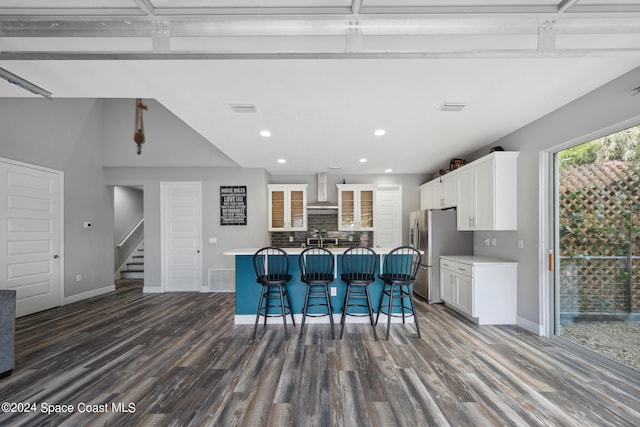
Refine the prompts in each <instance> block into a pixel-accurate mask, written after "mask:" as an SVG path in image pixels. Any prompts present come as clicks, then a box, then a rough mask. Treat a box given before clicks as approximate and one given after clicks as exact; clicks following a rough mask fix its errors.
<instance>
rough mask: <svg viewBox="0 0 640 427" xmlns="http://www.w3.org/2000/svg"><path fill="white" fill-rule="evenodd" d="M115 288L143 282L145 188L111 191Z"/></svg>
mask: <svg viewBox="0 0 640 427" xmlns="http://www.w3.org/2000/svg"><path fill="white" fill-rule="evenodd" d="M113 209H114V212H113V230H114V236H113V241H114V242H115V248H114V250H115V254H114V260H115V265H114V271H115V279H116V286H121V285H123V284H124V283H126V282H127V281H128V280H136V281H137V283H142V282H143V281H144V188H143V187H142V186H115V187H113Z"/></svg>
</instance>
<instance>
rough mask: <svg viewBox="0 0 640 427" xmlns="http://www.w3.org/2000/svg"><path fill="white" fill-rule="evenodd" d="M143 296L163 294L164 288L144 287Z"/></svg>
mask: <svg viewBox="0 0 640 427" xmlns="http://www.w3.org/2000/svg"><path fill="white" fill-rule="evenodd" d="M142 293H143V294H161V293H162V288H161V287H159V286H153V287H152V286H143V287H142Z"/></svg>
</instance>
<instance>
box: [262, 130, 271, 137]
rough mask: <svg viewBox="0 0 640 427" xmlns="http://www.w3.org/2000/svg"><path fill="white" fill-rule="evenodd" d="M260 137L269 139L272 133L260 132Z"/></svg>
mask: <svg viewBox="0 0 640 427" xmlns="http://www.w3.org/2000/svg"><path fill="white" fill-rule="evenodd" d="M260 136H262V137H264V138H269V137H270V136H271V132H269V131H268V130H267V129H263V130H261V131H260Z"/></svg>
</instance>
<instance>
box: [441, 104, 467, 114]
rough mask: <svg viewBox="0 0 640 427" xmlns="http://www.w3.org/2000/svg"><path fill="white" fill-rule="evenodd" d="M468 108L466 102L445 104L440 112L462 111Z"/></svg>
mask: <svg viewBox="0 0 640 427" xmlns="http://www.w3.org/2000/svg"><path fill="white" fill-rule="evenodd" d="M466 106H467V104H465V103H464V102H444V103H443V104H442V105H441V106H440V108H438V110H439V111H456V112H457V111H462V110H464V108H465V107H466Z"/></svg>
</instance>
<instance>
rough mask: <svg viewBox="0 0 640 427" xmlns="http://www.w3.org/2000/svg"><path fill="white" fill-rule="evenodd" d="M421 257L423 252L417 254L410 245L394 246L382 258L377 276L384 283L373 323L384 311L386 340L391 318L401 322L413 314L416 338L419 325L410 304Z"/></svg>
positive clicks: (412, 306) (411, 303)
mask: <svg viewBox="0 0 640 427" xmlns="http://www.w3.org/2000/svg"><path fill="white" fill-rule="evenodd" d="M421 260H422V255H420V252H419V251H418V250H417V249H415V248H412V247H409V246H401V247H398V248H395V249H393V250H392V251H391V252H389V253H388V254H387V256H386V257H385V258H384V265H383V268H382V274H379V275H378V277H380V280H382V281H383V282H384V285H383V287H382V293H381V294H380V303H379V304H378V314H377V315H376V325H377V324H378V319H379V318H380V313H384V314H386V315H387V340H389V331H390V329H391V317H402V323H405V318H406V317H411V316H413V320H414V322H415V324H416V332H417V333H418V338H419V337H420V327H419V326H418V318H417V317H416V312H415V307H414V305H413V282H414V281H415V280H416V274H418V268H419V267H420V261H421ZM385 297H386V298H387V304H383V300H384V298H385ZM407 303H408V304H407ZM394 309H395V310H394Z"/></svg>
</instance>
